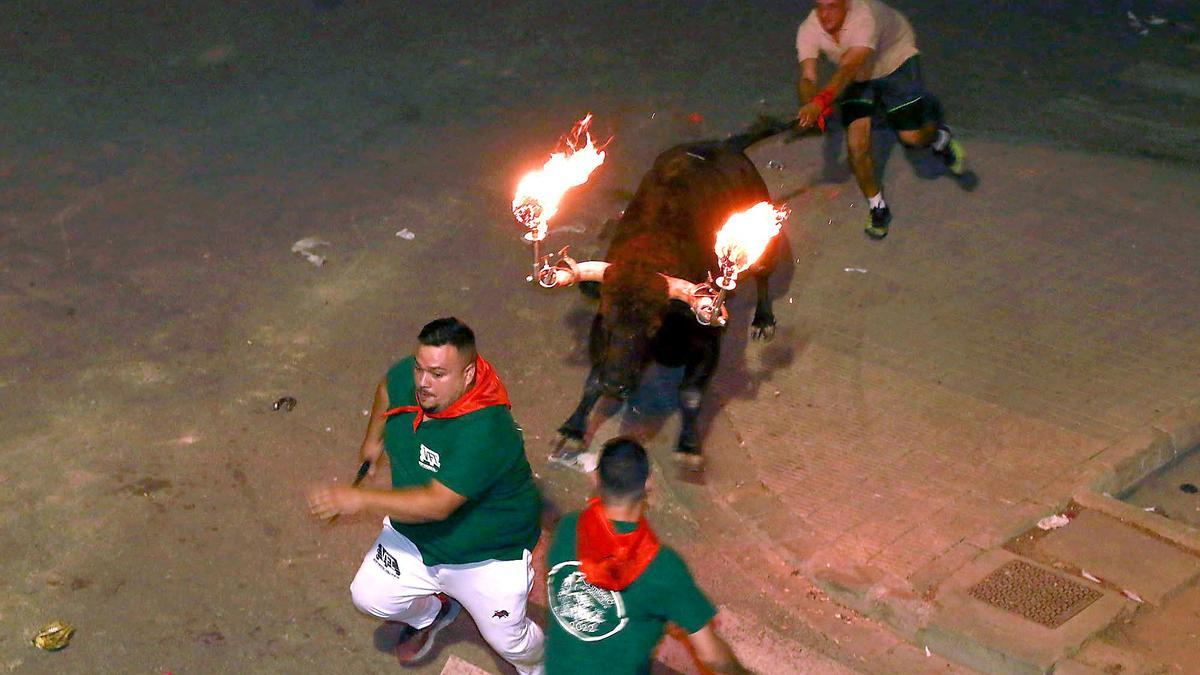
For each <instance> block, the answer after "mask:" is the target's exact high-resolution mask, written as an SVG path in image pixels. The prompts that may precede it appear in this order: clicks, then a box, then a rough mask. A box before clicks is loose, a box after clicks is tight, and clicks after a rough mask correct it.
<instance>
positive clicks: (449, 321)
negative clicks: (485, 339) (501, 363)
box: [417, 316, 475, 360]
mask: <svg viewBox="0 0 1200 675" xmlns="http://www.w3.org/2000/svg"><path fill="white" fill-rule="evenodd" d="M417 341H418V342H420V343H421V344H423V345H425V346H427V347H441V346H442V345H453V346H454V348H455V349H457V350H458V353H460V354H462V355H463V356H466V357H467V358H468V359H470V360H474V358H475V331H473V330H471V327H470V326H468V325H467V324H465V323H463V322H461V321H459V320H458V319H456V318H454V317H452V316H449V317H445V318H441V319H434V320H433V321H430V322H429V323H427V324H425V327H424V328H422V329H421V333H420V334H419V335H417Z"/></svg>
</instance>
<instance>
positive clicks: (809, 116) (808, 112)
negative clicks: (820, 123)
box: [796, 101, 822, 129]
mask: <svg viewBox="0 0 1200 675" xmlns="http://www.w3.org/2000/svg"><path fill="white" fill-rule="evenodd" d="M821 112H822V110H821V106H820V104H818V103H815V102H813V101H809V102H808V103H807V104H806V105H805V106H804V107H802V108H800V112H799V113H797V114H796V119H797V120H798V121H799V123H800V127H801V128H804V129H807V128H809V127H812V126H815V125H816V124H817V120H818V119H820V118H821Z"/></svg>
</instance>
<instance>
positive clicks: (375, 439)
mask: <svg viewBox="0 0 1200 675" xmlns="http://www.w3.org/2000/svg"><path fill="white" fill-rule="evenodd" d="M388 405H389V403H388V392H387V378H384V379H383V380H382V381H381V382H380V383H379V386H378V387H376V388H375V401H374V402H373V403H372V404H371V416H370V418H368V419H367V434H366V436H365V437H364V438H363V442H362V446H361V447H360V448H359V450H358V459H359V461H360V462H370V463H371V469H370V471H369V472H368V473H367V475H368V476H374V475H375V467H377V466H379V459H380V458H381V457H383V428H384V426H385V425H386V423H387V419H386V418H385V417H384V416H383V413H384V412H385V411H387V409H388Z"/></svg>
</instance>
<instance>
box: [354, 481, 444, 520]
mask: <svg viewBox="0 0 1200 675" xmlns="http://www.w3.org/2000/svg"><path fill="white" fill-rule="evenodd" d="M360 492H362V493H363V494H362V499H363V508H364V509H366V510H368V511H374V512H376V513H382V514H384V515H386V516H388V517H390V518H391V519H392V520H394V521H396V522H397V523H433V522H437V521H439V520H445V519H447V518H449V517H450V514H452V513H454V512H455V511H457V510H458V508H459V507H460V506H462V505H463V504H466V503H467V498H466V497H464V496H462V495H460V494H458V493H457V492H455V491H454V490H451V489H450V488H448V487H446V486H445V485H442V484H441V483H439V482H438V481H436V480H431V481H429V482H428V483H427V484H425V485H423V486H421V487H415V488H400V489H396V490H360Z"/></svg>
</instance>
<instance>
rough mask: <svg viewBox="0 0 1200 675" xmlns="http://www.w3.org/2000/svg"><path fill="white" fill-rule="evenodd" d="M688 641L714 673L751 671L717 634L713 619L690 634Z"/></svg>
mask: <svg viewBox="0 0 1200 675" xmlns="http://www.w3.org/2000/svg"><path fill="white" fill-rule="evenodd" d="M688 642H690V643H692V648H693V649H695V650H696V657H697V658H699V659H700V660H701V661H702V662H703V663H704V665H706V666H708V667H709V669H711V670H712V671H713V672H714V673H728V674H731V675H744V674H745V675H748V674H749V673H750V671H749V670H746V667H745V666H743V665H742V664H741V663H739V662H738V660H737V656H734V654H733V650H732V649H730V648H729V645H728V644H726V643H725V641H724V640H722V639H721V636H719V635H717V631H715V630H713V627H712V622H711V621H710V622H709V623H707V624H705V625H704V628H701V629H700V630H698V631H696V632H695V633H692V634H691V635H689V636H688Z"/></svg>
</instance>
